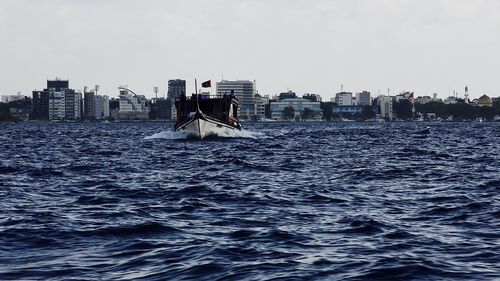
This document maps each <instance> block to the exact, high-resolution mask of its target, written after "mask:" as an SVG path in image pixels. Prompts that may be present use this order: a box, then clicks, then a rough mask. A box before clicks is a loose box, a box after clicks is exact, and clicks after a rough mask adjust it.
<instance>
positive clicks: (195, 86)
mask: <svg viewBox="0 0 500 281" xmlns="http://www.w3.org/2000/svg"><path fill="white" fill-rule="evenodd" d="M194 90H195V97H196V111H198V112H201V110H200V100H199V97H198V82H197V81H196V78H194Z"/></svg>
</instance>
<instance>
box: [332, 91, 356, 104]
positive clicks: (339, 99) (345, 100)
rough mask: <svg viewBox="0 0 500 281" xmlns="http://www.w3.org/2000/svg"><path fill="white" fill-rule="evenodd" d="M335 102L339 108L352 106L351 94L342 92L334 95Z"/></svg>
mask: <svg viewBox="0 0 500 281" xmlns="http://www.w3.org/2000/svg"><path fill="white" fill-rule="evenodd" d="M335 102H336V103H337V104H338V105H340V106H345V105H353V104H352V93H348V92H342V93H337V94H335Z"/></svg>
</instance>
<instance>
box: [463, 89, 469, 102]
mask: <svg viewBox="0 0 500 281" xmlns="http://www.w3.org/2000/svg"><path fill="white" fill-rule="evenodd" d="M464 100H465V103H469V87H467V86H465V95H464Z"/></svg>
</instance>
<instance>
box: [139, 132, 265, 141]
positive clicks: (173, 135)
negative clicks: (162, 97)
mask: <svg viewBox="0 0 500 281" xmlns="http://www.w3.org/2000/svg"><path fill="white" fill-rule="evenodd" d="M216 137H219V138H242V139H259V138H265V134H263V133H259V132H252V131H247V130H241V131H239V130H225V131H222V132H218V133H217V134H216ZM188 138H189V137H188V134H187V133H184V132H174V131H161V132H159V133H155V134H153V135H151V136H146V137H144V139H146V140H152V139H167V140H182V139H188Z"/></svg>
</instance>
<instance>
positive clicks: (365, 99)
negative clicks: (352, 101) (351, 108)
mask: <svg viewBox="0 0 500 281" xmlns="http://www.w3.org/2000/svg"><path fill="white" fill-rule="evenodd" d="M356 105H372V99H371V96H370V92H367V91H363V92H361V93H356Z"/></svg>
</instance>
